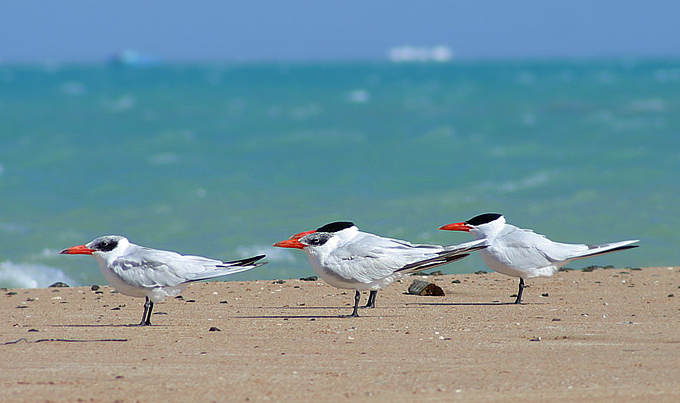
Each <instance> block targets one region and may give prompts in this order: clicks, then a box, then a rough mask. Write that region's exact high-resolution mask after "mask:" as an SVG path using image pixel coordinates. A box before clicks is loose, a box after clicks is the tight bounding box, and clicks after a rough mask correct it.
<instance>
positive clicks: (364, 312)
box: [231, 306, 404, 319]
mask: <svg viewBox="0 0 680 403" xmlns="http://www.w3.org/2000/svg"><path fill="white" fill-rule="evenodd" d="M263 308H265V309H272V310H291V311H294V310H298V311H303V310H307V311H312V310H329V309H330V310H334V311H340V312H346V313H344V314H342V313H341V314H337V315H314V314H311V313H310V314H308V315H304V314H292V315H284V314H273V315H247V316H231V318H233V319H338V318H340V319H347V318H348V315H347V314H349V313H350V312H351V311H352V307H351V306H343V307H336V306H286V307H280V306H278V307H263ZM376 312H379V311H375V309H365V308H364V307H360V308H359V316H358V317H359V318H361V317H366V318H370V317H400V316H404V315H379V314H376Z"/></svg>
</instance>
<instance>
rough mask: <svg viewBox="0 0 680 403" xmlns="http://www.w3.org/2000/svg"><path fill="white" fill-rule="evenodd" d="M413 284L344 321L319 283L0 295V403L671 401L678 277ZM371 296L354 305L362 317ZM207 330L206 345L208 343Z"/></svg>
mask: <svg viewBox="0 0 680 403" xmlns="http://www.w3.org/2000/svg"><path fill="white" fill-rule="evenodd" d="M414 278H421V277H419V276H418V277H412V278H411V277H409V278H407V279H404V280H402V281H401V282H400V283H395V284H393V285H391V286H390V287H389V288H387V289H386V290H383V291H381V292H379V294H378V298H377V301H376V302H377V303H376V305H377V307H376V308H374V309H362V310H361V311H360V315H361V316H360V317H359V318H340V317H338V315H341V314H348V313H350V312H351V304H352V303H353V291H345V290H338V289H335V288H333V287H330V286H328V285H326V284H325V283H323V282H322V281H300V280H285V282H284V283H282V284H279V283H274V282H273V281H256V282H209V283H196V284H192V285H190V286H189V287H188V289H187V291H186V292H185V293H184V294H183V295H182V297H183V298H182V299H179V298H178V299H169V300H166V302H165V303H162V304H157V305H156V307H155V313H154V315H153V317H152V323H153V326H147V327H135V326H129V324H132V323H138V322H139V320H140V319H141V315H142V304H143V300H141V299H136V298H131V297H127V296H124V295H121V294H118V293H114V292H112V291H113V289H112V288H111V287H108V286H102V287H101V288H100V289H99V290H97V291H93V290H91V289H90V287H73V288H48V289H10V290H3V291H0V309H1V311H2V318H1V321H0V343H2V344H0V352H1V354H0V368H1V369H2V370H1V371H0V400H2V401H124V402H128V401H310V402H311V401H314V402H326V401H333V402H335V401H340V402H342V401H413V400H418V401H513V402H517V401H521V402H545V401H579V402H580V401H586V400H588V401H601V402H610V401H669V402H671V401H673V402H675V401H680V288H679V287H680V269H679V268H665V267H664V268H645V269H642V270H633V269H607V270H595V271H593V272H582V271H569V272H560V273H558V274H556V275H555V276H554V277H552V278H542V279H532V280H529V281H528V282H527V284H528V285H529V286H530V287H529V288H527V289H525V292H524V298H523V299H524V303H523V304H522V305H515V304H512V303H511V302H513V301H514V297H512V296H511V295H512V294H514V293H515V291H516V289H517V279H514V278H510V277H506V276H503V275H501V274H497V273H489V274H464V275H442V276H431V277H427V279H428V280H430V281H434V282H436V283H437V284H438V285H440V286H441V287H442V288H443V289H444V291H445V292H446V296H443V297H431V296H430V297H424V296H414V295H407V294H405V291H406V289H407V288H408V285H409V284H410V282H411V281H412V280H413V279H414ZM365 300H366V294H365V293H364V295H362V302H363V303H365ZM211 328H212V331H211Z"/></svg>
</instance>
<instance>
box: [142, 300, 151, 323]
mask: <svg viewBox="0 0 680 403" xmlns="http://www.w3.org/2000/svg"><path fill="white" fill-rule="evenodd" d="M151 311H153V302H152V301H151V300H150V299H149V297H146V302H145V303H144V313H143V314H142V321H141V322H139V326H149V325H151Z"/></svg>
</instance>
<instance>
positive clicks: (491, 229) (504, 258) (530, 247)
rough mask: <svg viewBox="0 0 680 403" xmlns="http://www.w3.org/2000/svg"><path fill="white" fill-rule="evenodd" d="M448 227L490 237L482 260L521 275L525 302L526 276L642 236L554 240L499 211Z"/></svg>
mask: <svg viewBox="0 0 680 403" xmlns="http://www.w3.org/2000/svg"><path fill="white" fill-rule="evenodd" d="M439 229H441V230H447V231H465V232H469V233H470V234H472V236H473V237H475V239H479V240H483V239H485V240H487V241H488V243H489V247H488V248H486V249H484V250H481V251H479V255H480V256H481V257H482V260H484V262H485V263H486V264H487V266H489V268H490V269H491V270H493V271H497V272H499V273H502V274H505V275H507V276H512V277H519V289H518V291H517V299H516V300H515V303H516V304H519V303H521V302H522V291H524V280H525V279H529V278H533V277H550V276H552V275H553V274H554V273H555V272H557V271H558V270H559V268H560V267H562V266H564V265H566V264H567V263H569V262H571V261H574V260H578V259H585V258H588V257H593V256H598V255H603V254H605V253H612V252H617V251H621V250H626V249H632V248H636V247H638V245H631V244H633V243H635V242H639V240H637V239H636V240H630V241H621V242H612V243H605V244H599V245H586V244H568V243H560V242H553V241H551V240H550V239H548V238H546V237H545V236H544V235H541V234H537V233H535V232H534V231H532V230H529V229H522V228H518V227H515V226H514V225H510V224H508V223H506V221H505V217H503V215H502V214H498V213H486V214H481V215H478V216H476V217H473V218H471V219H469V220H467V221H465V222H458V223H453V224H448V225H444V226H442V227H440V228H439Z"/></svg>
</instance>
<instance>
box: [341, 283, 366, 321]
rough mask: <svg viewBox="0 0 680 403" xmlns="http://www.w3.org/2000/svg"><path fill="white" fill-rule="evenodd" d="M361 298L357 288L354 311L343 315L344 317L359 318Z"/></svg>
mask: <svg viewBox="0 0 680 403" xmlns="http://www.w3.org/2000/svg"><path fill="white" fill-rule="evenodd" d="M360 299H361V293H360V292H359V290H356V294H354V310H353V311H352V314H351V315H342V317H343V318H357V317H359V300H360Z"/></svg>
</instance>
